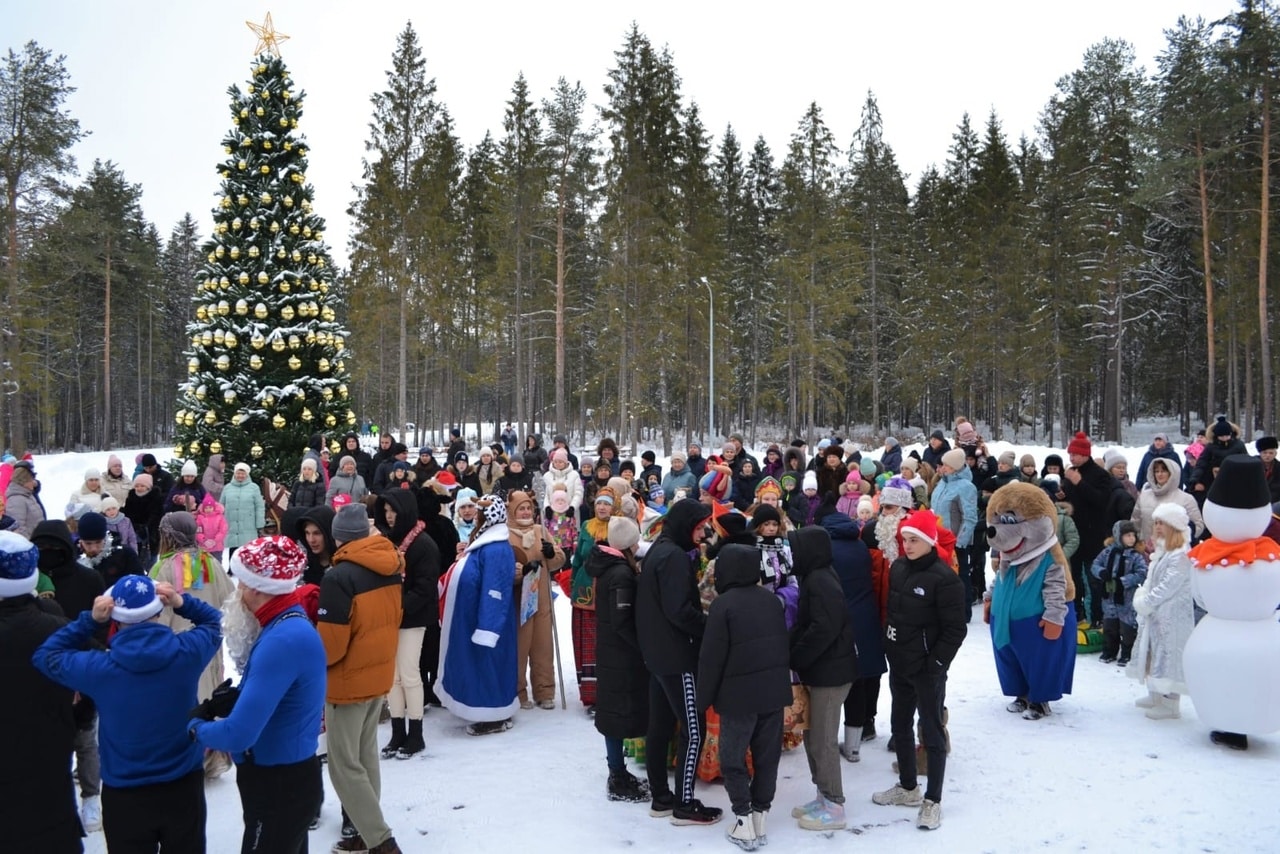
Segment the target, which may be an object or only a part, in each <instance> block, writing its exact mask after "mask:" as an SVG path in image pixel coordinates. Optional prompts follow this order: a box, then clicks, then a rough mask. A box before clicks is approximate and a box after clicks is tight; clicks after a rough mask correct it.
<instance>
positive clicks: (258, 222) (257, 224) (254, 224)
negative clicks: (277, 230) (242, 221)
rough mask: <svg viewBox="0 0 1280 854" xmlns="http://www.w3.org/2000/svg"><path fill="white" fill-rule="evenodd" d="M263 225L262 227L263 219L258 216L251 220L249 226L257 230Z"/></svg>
mask: <svg viewBox="0 0 1280 854" xmlns="http://www.w3.org/2000/svg"><path fill="white" fill-rule="evenodd" d="M261 227H262V221H261V220H259V219H258V218H257V217H256V216H255V217H254V218H253V219H251V220H249V228H251V229H253V230H254V231H257V230H258V229H259V228H261Z"/></svg>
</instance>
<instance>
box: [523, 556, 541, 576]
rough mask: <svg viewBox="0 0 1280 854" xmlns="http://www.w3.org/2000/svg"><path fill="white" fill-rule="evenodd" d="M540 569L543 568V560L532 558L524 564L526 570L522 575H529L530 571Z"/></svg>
mask: <svg viewBox="0 0 1280 854" xmlns="http://www.w3.org/2000/svg"><path fill="white" fill-rule="evenodd" d="M540 569H542V561H538V560H531V561H529V562H528V563H526V564H525V565H524V572H523V573H522V575H528V574H529V573H531V572H537V571H538V570H540Z"/></svg>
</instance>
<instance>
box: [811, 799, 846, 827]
mask: <svg viewBox="0 0 1280 854" xmlns="http://www.w3.org/2000/svg"><path fill="white" fill-rule="evenodd" d="M844 827H845V821H844V804H837V803H832V802H831V801H828V800H826V799H825V798H824V799H823V801H822V806H821V807H819V808H818V809H816V810H814V811H813V812H811V813H809V814H808V815H804V816H801V817H800V828H801V829H802V830H844Z"/></svg>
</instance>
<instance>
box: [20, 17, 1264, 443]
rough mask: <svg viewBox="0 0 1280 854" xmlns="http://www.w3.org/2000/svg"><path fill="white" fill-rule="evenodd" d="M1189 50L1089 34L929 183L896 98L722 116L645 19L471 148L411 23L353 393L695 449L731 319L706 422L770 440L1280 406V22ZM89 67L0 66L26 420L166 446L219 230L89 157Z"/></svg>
mask: <svg viewBox="0 0 1280 854" xmlns="http://www.w3.org/2000/svg"><path fill="white" fill-rule="evenodd" d="M1166 39H1167V41H1166V44H1165V45H1164V47H1163V50H1162V51H1161V52H1160V54H1159V56H1158V58H1157V60H1156V63H1155V67H1154V68H1146V69H1144V68H1141V67H1139V66H1138V65H1137V62H1136V59H1135V56H1134V51H1133V49H1132V47H1131V46H1129V45H1128V44H1126V43H1125V42H1123V41H1115V40H1102V41H1100V42H1098V43H1096V44H1095V45H1094V46H1092V47H1091V48H1090V49H1089V50H1088V51H1087V52H1086V53H1085V54H1084V56H1083V57H1082V58H1081V60H1080V65H1079V67H1078V68H1077V69H1076V70H1074V71H1071V72H1070V73H1067V74H1066V75H1065V76H1063V77H1062V78H1061V79H1059V80H1057V81H1056V82H1055V81H1045V91H1046V97H1047V100H1046V103H1045V105H1044V108H1043V111H1042V113H1041V116H1040V121H1039V124H1038V127H1036V128H1035V129H1034V130H1030V131H1028V132H1027V133H1026V134H1025V135H1021V136H1019V138H1017V139H1012V138H1010V136H1009V134H1008V133H1007V132H1006V130H1005V129H1004V128H1003V127H1002V123H1001V119H1000V116H999V113H998V106H997V109H994V110H993V111H992V112H991V113H990V114H989V115H968V114H965V115H961V116H957V117H956V126H955V131H954V134H953V137H952V143H951V145H950V147H949V148H948V149H947V150H946V151H939V152H938V153H937V158H938V160H937V165H935V166H930V167H929V168H927V169H925V170H924V172H923V174H920V175H914V176H908V175H905V174H904V173H903V171H902V170H901V169H900V167H899V165H898V163H897V161H896V158H895V156H894V149H893V138H894V128H892V127H887V126H885V125H884V123H883V122H882V120H881V116H880V111H879V109H878V107H877V103H876V97H875V94H874V91H868V92H866V93H865V95H863V94H861V93H850V97H849V99H848V101H847V103H846V104H841V105H838V106H839V108H840V109H860V121H859V122H858V125H857V130H856V132H855V133H854V134H853V136H852V138H851V139H847V140H841V139H837V138H835V136H834V135H833V133H832V132H831V130H830V129H829V125H828V119H827V116H828V113H827V110H828V109H830V105H820V104H817V103H813V104H810V105H809V106H808V108H807V109H804V110H803V113H802V114H801V115H799V116H798V117H797V121H796V124H795V129H794V132H793V134H792V135H791V138H790V141H789V144H788V145H787V147H786V150H784V151H773V150H770V148H769V146H768V145H767V144H766V143H765V141H764V139H763V138H759V139H756V140H754V141H753V140H747V139H741V138H739V137H738V136H737V134H736V133H735V132H734V129H733V127H732V126H729V127H725V128H708V127H706V126H705V125H704V123H703V121H702V119H701V117H700V111H699V108H698V103H697V100H696V97H697V95H698V93H691V92H685V91H683V90H682V88H681V79H680V74H679V70H678V63H677V57H675V56H673V55H671V53H670V51H668V50H666V49H663V48H661V47H660V46H658V45H657V44H656V43H655V42H654V41H653V40H651V39H650V37H649V36H647V35H646V34H645V33H643V32H641V31H639V29H637V28H636V27H634V26H633V27H632V29H631V30H630V31H629V32H627V33H625V34H624V36H623V38H622V41H621V44H620V46H619V47H618V49H617V50H616V52H615V54H614V56H615V61H614V64H613V66H612V67H611V68H609V69H608V70H607V72H606V73H605V75H604V78H603V80H602V81H589V82H588V83H581V82H574V81H569V80H565V79H561V80H560V81H559V83H558V85H557V86H555V87H554V89H553V90H552V91H550V92H542V93H539V92H533V91H530V87H529V86H528V85H527V83H526V81H525V79H524V77H523V76H520V77H518V78H517V79H516V80H515V81H514V82H513V83H512V85H511V88H510V92H509V98H508V100H507V101H506V102H505V104H504V105H494V106H495V113H496V112H497V111H498V110H499V109H501V110H502V116H503V118H502V130H501V133H493V134H486V135H485V136H484V138H482V139H479V140H472V141H464V140H462V139H459V137H458V135H457V134H456V132H455V129H454V125H453V122H452V120H451V118H450V113H449V108H448V105H447V103H445V101H444V100H443V98H442V96H441V95H440V93H439V92H438V91H437V88H436V84H435V81H434V79H433V77H432V73H431V71H430V68H429V63H428V58H427V57H426V56H425V55H424V52H423V49H422V46H421V44H420V42H419V39H418V36H417V33H416V32H415V30H414V29H413V27H412V25H409V26H407V27H406V28H405V29H404V30H403V31H402V32H401V33H400V34H399V36H398V38H397V40H396V45H395V49H394V51H393V53H392V54H391V56H390V57H389V58H388V67H387V70H386V88H385V89H384V90H383V91H379V92H376V93H373V94H372V97H371V101H370V107H369V113H368V116H369V122H368V131H367V141H366V155H365V160H364V164H363V167H364V168H363V177H362V180H361V182H360V184H359V185H358V186H357V187H355V188H354V190H353V192H354V198H353V199H352V200H351V203H350V214H351V216H352V217H353V231H352V233H351V234H349V235H348V236H347V249H348V252H349V255H350V265H349V267H348V268H347V269H345V270H342V271H338V275H336V276H335V277H334V282H333V289H334V293H335V295H336V297H337V303H338V304H339V305H340V308H339V311H338V322H339V323H341V324H343V325H344V326H345V327H346V328H347V329H349V331H350V338H349V341H348V350H349V353H350V356H349V358H348V363H347V367H348V370H349V372H350V390H351V401H352V408H353V409H354V410H355V412H356V413H357V414H358V415H359V417H360V419H361V420H368V421H374V422H376V423H378V424H381V425H384V426H385V427H387V428H390V429H395V427H396V425H404V424H406V423H410V422H412V423H415V424H418V425H421V426H425V427H430V428H434V429H436V430H439V429H441V428H442V427H443V426H445V425H449V424H455V423H462V422H476V421H496V422H499V423H502V422H506V421H511V422H514V423H516V424H517V429H518V430H519V432H520V433H521V434H522V435H523V434H524V433H525V432H527V431H528V432H535V431H542V430H548V431H550V430H555V431H560V432H569V433H571V434H572V435H573V437H574V441H575V442H576V441H579V440H580V439H582V440H585V437H586V436H587V435H588V434H593V435H594V434H600V433H608V434H611V435H614V436H616V437H618V441H619V443H620V444H624V445H626V444H631V445H634V443H635V442H637V441H641V440H643V441H647V442H650V443H652V444H655V445H662V446H663V447H665V448H667V449H670V448H671V447H673V446H677V445H679V444H680V443H682V442H684V441H686V440H687V439H689V438H706V436H705V433H706V429H707V423H708V415H709V413H708V411H707V404H708V392H709V388H708V385H709V382H708V381H709V376H708V345H709V341H708V337H709V332H710V331H711V330H712V329H714V334H715V351H714V371H715V373H714V389H715V398H714V419H715V425H714V429H715V432H716V433H718V434H724V433H727V432H729V431H741V432H743V433H744V434H745V435H746V436H747V438H748V441H750V442H754V441H757V440H775V439H781V438H783V437H784V434H787V435H790V434H794V435H801V436H809V437H813V436H815V435H817V434H818V433H819V432H823V431H825V430H828V429H836V430H840V431H848V430H855V431H856V430H858V429H865V430H869V431H871V432H879V433H883V432H895V431H905V430H907V429H909V428H910V429H912V430H915V429H919V428H927V427H928V426H930V425H935V424H947V423H949V422H950V421H951V418H952V416H953V415H954V414H956V413H964V414H966V415H967V416H968V417H969V418H970V419H971V420H975V421H984V422H986V423H987V424H989V425H991V430H992V433H993V434H994V435H993V438H1004V439H1009V440H1015V439H1017V440H1019V441H1028V440H1031V441H1045V442H1049V443H1051V444H1058V445H1061V444H1062V443H1063V442H1065V441H1066V437H1067V436H1069V435H1070V433H1071V432H1073V431H1074V430H1076V429H1087V430H1089V431H1090V432H1091V433H1092V435H1093V436H1094V437H1095V438H1096V439H1107V440H1118V439H1119V438H1120V433H1121V430H1122V429H1123V427H1124V425H1125V424H1127V423H1130V422H1131V421H1132V420H1133V419H1135V418H1139V417H1147V416H1160V417H1167V418H1171V419H1172V418H1176V419H1177V420H1178V422H1179V423H1180V425H1181V428H1182V432H1183V433H1184V434H1191V433H1194V431H1195V429H1196V428H1197V427H1199V426H1203V424H1204V422H1205V421H1206V420H1208V421H1210V422H1211V421H1212V420H1213V415H1214V414H1215V413H1220V412H1221V413H1226V414H1227V415H1228V416H1229V417H1230V418H1231V420H1232V421H1234V422H1236V423H1238V424H1240V425H1242V426H1243V427H1244V428H1245V434H1246V437H1247V436H1248V435H1250V434H1252V432H1253V431H1254V430H1255V429H1258V430H1267V431H1274V430H1275V428H1276V426H1277V415H1278V414H1280V413H1278V409H1280V386H1278V385H1277V382H1278V381H1277V374H1276V370H1275V369H1276V355H1275V354H1273V353H1272V350H1271V345H1270V331H1269V330H1270V320H1271V317H1272V315H1273V313H1274V312H1275V311H1276V307H1275V300H1274V299H1273V298H1272V296H1271V294H1270V290H1271V288H1269V284H1270V282H1271V280H1272V279H1273V278H1274V274H1273V273H1272V272H1271V271H1272V270H1274V269H1275V267H1276V265H1275V264H1272V263H1270V262H1272V261H1280V259H1278V258H1277V250H1276V248H1275V246H1274V245H1273V244H1272V243H1271V242H1270V240H1269V238H1270V237H1271V235H1272V232H1273V231H1274V229H1275V227H1276V222H1277V217H1276V214H1275V213H1274V212H1273V210H1272V206H1271V200H1272V195H1273V194H1274V192H1275V190H1276V188H1277V183H1278V179H1277V177H1276V175H1275V166H1276V165H1277V164H1276V160H1277V151H1278V150H1280V145H1278V144H1277V142H1276V140H1275V135H1276V129H1275V119H1276V117H1277V112H1278V109H1277V107H1278V105H1280V98H1278V95H1277V92H1276V89H1277V86H1278V81H1280V13H1277V11H1276V8H1275V7H1274V6H1273V5H1271V4H1268V3H1264V2H1261V0H1241V2H1240V5H1239V7H1238V8H1237V9H1236V11H1235V12H1234V14H1232V15H1230V16H1229V17H1227V18H1226V19H1224V20H1222V21H1215V22H1209V21H1204V20H1200V19H1194V20H1192V19H1186V18H1183V19H1179V20H1178V21H1176V22H1175V23H1173V24H1172V25H1171V26H1169V28H1168V29H1167V30H1166ZM230 82H232V81H228V83H230ZM297 82H298V84H299V85H300V86H302V87H305V86H306V83H307V81H306V80H305V79H302V80H298V81H297ZM74 83H75V81H74V80H71V79H70V77H69V75H68V74H67V72H66V70H65V68H64V66H63V60H62V58H61V57H58V56H56V55H54V54H52V53H50V52H49V51H47V50H46V49H44V48H42V47H41V46H40V45H38V44H36V43H34V42H31V43H28V44H27V45H25V46H24V47H22V48H21V49H17V48H13V49H10V50H9V51H8V53H7V56H6V57H5V58H4V60H3V63H0V108H2V109H0V113H2V115H0V122H2V127H0V182H2V183H3V185H4V190H5V205H4V207H3V209H0V222H2V223H3V228H4V234H5V243H4V249H3V281H0V302H2V305H0V327H2V328H0V371H2V372H3V373H2V376H0V381H2V382H3V384H4V394H3V396H2V398H3V399H2V402H0V406H2V407H3V410H2V412H0V444H2V445H4V446H8V447H12V448H14V449H15V450H22V449H25V448H28V447H30V448H34V449H41V450H46V451H51V450H56V449H65V448H71V449H78V448H84V447H111V446H119V445H125V446H130V445H132V446H138V445H144V446H146V445H161V444H167V443H168V442H169V441H170V440H171V439H172V438H173V435H174V430H173V426H172V425H173V423H174V413H175V411H176V410H177V407H178V399H179V398H178V387H179V384H180V383H182V382H184V381H185V380H186V375H187V365H186V359H185V358H184V357H183V350H184V348H185V347H186V346H187V345H188V341H187V332H186V330H187V324H188V323H189V322H191V320H192V318H193V316H194V310H195V305H196V302H195V300H196V293H197V285H198V284H199V282H200V281H201V279H202V276H201V274H200V268H201V264H202V262H203V261H204V256H203V254H202V252H201V249H200V247H201V244H202V240H203V238H202V235H200V234H199V228H198V224H197V220H196V218H195V217H194V216H191V215H188V216H186V217H184V218H183V219H182V220H181V221H180V222H178V223H176V224H174V225H172V226H171V227H168V228H167V229H165V230H163V231H162V230H161V229H160V228H158V227H157V226H156V225H153V224H152V223H150V222H148V221H147V220H146V218H145V216H144V215H143V212H142V209H141V204H140V199H141V192H142V188H141V187H140V186H139V185H136V184H133V183H130V181H129V179H128V177H127V176H126V175H124V174H122V173H121V171H120V169H119V168H118V167H117V166H116V165H115V164H113V163H112V162H110V161H108V160H98V161H95V162H94V163H93V164H92V165H90V166H88V168H87V169H85V170H84V172H83V173H81V172H79V171H77V165H76V164H75V163H74V162H73V161H72V160H71V158H70V155H69V150H70V148H71V147H72V145H74V144H75V143H76V142H77V141H78V140H79V139H80V138H81V137H82V136H83V135H84V133H85V132H86V130H87V129H84V128H81V127H80V125H79V123H78V122H77V121H76V119H75V117H74V116H72V115H70V114H69V113H68V112H67V111H66V109H65V107H64V101H65V98H66V95H67V94H68V93H69V92H71V91H73V89H72V87H73V86H74ZM975 100H976V101H978V102H981V100H982V99H981V98H980V97H976V98H975ZM221 108H224V105H222V104H218V103H211V104H209V109H210V110H217V109H221ZM302 130H303V131H305V130H306V128H305V127H303V128H302ZM309 144H310V145H311V146H312V147H313V148H321V147H323V146H324V144H325V141H324V139H323V138H319V137H313V138H311V139H310V140H309ZM210 165H212V164H210ZM334 237H335V238H336V239H341V238H340V236H337V235H334ZM712 298H713V299H714V306H715V310H714V316H712V317H710V318H709V309H710V303H711V301H712ZM926 432H927V430H926ZM1015 434H1016V435H1015ZM482 438H484V439H486V440H490V439H492V438H493V437H490V436H485V437H482Z"/></svg>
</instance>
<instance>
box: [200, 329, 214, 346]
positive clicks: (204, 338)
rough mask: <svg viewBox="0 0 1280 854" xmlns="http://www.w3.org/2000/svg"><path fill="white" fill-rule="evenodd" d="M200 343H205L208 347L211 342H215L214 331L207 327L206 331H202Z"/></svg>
mask: <svg viewBox="0 0 1280 854" xmlns="http://www.w3.org/2000/svg"><path fill="white" fill-rule="evenodd" d="M200 343H201V344H203V345H204V346H206V347H208V346H209V345H210V344H212V343H213V333H212V332H210V331H209V330H208V329H206V330H205V331H204V332H201V333H200Z"/></svg>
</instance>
